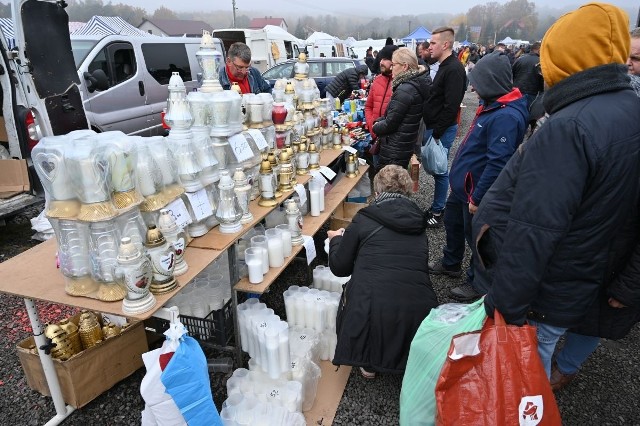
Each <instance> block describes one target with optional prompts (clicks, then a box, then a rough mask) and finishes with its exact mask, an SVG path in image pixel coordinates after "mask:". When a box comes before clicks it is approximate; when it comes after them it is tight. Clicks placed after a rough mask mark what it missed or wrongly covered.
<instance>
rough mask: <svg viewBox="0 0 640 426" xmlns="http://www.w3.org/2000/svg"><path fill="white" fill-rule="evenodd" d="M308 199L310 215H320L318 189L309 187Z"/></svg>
mask: <svg viewBox="0 0 640 426" xmlns="http://www.w3.org/2000/svg"><path fill="white" fill-rule="evenodd" d="M309 199H310V200H309V201H310V202H311V216H320V190H319V189H318V188H317V187H315V186H313V187H311V188H310V189H309Z"/></svg>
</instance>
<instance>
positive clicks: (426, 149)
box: [421, 136, 449, 175]
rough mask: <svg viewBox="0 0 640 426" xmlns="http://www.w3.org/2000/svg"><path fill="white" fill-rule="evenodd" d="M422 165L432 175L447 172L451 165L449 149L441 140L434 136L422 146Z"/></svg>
mask: <svg viewBox="0 0 640 426" xmlns="http://www.w3.org/2000/svg"><path fill="white" fill-rule="evenodd" d="M421 156H422V166H423V167H424V170H425V171H426V172H427V173H429V174H432V175H442V174H445V173H447V167H448V165H449V158H448V151H447V148H445V147H444V146H443V145H442V144H441V143H440V141H439V140H437V139H434V138H433V136H431V137H430V138H429V140H428V141H427V143H426V144H425V145H424V146H423V147H422V151H421Z"/></svg>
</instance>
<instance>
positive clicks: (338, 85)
mask: <svg viewBox="0 0 640 426" xmlns="http://www.w3.org/2000/svg"><path fill="white" fill-rule="evenodd" d="M367 70H368V68H367V65H366V64H360V65H358V66H357V67H355V68H347V69H346V70H344V71H342V72H341V73H339V74H338V75H336V77H335V78H334V79H333V80H331V83H329V84H327V92H328V93H329V94H331V96H333V97H334V98H340V102H344V100H345V99H347V98H348V97H349V96H350V95H351V92H352V91H354V90H358V89H360V75H366V74H367Z"/></svg>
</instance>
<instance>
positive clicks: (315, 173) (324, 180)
mask: <svg viewBox="0 0 640 426" xmlns="http://www.w3.org/2000/svg"><path fill="white" fill-rule="evenodd" d="M309 174H310V175H311V176H313V177H314V178H316V179H319V180H320V182H322V183H323V184H324V185H326V184H327V183H328V181H327V178H325V177H324V175H323V174H322V173H320V171H319V170H314V171H311V172H309Z"/></svg>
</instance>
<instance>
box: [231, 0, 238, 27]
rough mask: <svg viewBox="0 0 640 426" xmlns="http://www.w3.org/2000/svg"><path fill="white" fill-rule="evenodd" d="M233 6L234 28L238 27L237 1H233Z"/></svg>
mask: <svg viewBox="0 0 640 426" xmlns="http://www.w3.org/2000/svg"><path fill="white" fill-rule="evenodd" d="M231 6H232V7H233V28H235V27H236V9H237V8H236V0H231Z"/></svg>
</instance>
